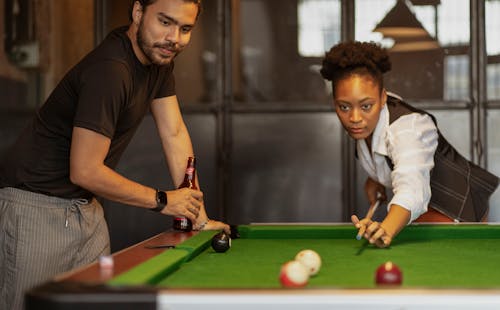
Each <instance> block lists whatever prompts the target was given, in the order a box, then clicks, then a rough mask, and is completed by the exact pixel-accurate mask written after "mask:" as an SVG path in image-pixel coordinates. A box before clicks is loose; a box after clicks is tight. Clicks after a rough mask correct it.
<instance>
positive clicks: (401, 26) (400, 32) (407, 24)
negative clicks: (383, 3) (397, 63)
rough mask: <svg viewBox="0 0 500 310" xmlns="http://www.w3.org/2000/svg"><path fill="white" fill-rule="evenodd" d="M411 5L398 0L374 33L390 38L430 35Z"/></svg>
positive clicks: (404, 0) (403, 0)
mask: <svg viewBox="0 0 500 310" xmlns="http://www.w3.org/2000/svg"><path fill="white" fill-rule="evenodd" d="M409 5H410V4H409V3H408V2H407V1H406V0H398V1H397V2H396V5H395V6H394V7H393V8H392V9H391V10H390V11H389V12H388V13H387V15H386V16H385V17H384V19H382V20H381V21H380V23H378V25H377V26H376V27H375V29H374V30H373V31H374V32H380V33H382V34H383V35H384V37H390V38H396V37H418V36H425V35H428V32H427V31H426V30H425V28H424V27H423V26H422V24H421V23H420V21H419V20H418V19H417V17H416V16H415V14H414V13H413V12H412V11H411V9H410V6H409Z"/></svg>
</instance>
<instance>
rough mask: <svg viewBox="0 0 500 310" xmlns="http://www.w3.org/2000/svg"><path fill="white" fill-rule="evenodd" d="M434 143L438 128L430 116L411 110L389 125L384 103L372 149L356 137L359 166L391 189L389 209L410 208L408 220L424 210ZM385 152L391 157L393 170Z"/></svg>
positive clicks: (373, 137) (374, 134) (429, 190)
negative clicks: (395, 206) (394, 207)
mask: <svg viewBox="0 0 500 310" xmlns="http://www.w3.org/2000/svg"><path fill="white" fill-rule="evenodd" d="M437 145H438V132H437V128H436V126H435V124H434V122H433V121H432V119H431V117H430V116H428V115H426V114H420V113H411V114H408V115H404V116H401V117H400V118H398V119H397V120H396V121H394V123H392V124H391V125H389V110H388V108H387V105H384V107H383V109H382V110H381V113H380V118H379V121H378V123H377V126H376V128H375V130H374V132H373V136H372V149H371V152H370V150H369V149H368V146H367V144H366V142H365V140H357V144H356V147H357V152H358V159H359V161H360V163H361V166H362V167H363V168H364V169H365V171H366V172H367V173H368V175H369V176H370V177H371V178H372V179H373V180H376V181H378V182H379V183H381V184H383V185H384V186H385V187H386V188H392V190H393V193H394V196H393V198H392V200H391V201H390V202H389V203H388V210H390V208H391V206H392V205H393V204H396V205H399V206H401V207H403V208H405V209H407V210H408V211H410V212H411V218H410V222H412V221H413V220H415V219H416V218H418V217H419V216H420V215H422V214H423V213H425V212H427V206H428V204H429V201H430V199H431V187H430V172H431V169H432V168H433V167H434V153H435V152H436V148H437ZM386 156H388V157H389V158H390V159H391V160H392V163H393V165H394V167H393V170H392V171H391V168H390V167H389V165H388V164H387V160H386Z"/></svg>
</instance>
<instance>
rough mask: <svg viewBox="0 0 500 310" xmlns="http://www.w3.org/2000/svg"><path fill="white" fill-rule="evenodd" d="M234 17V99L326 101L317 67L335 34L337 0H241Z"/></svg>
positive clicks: (286, 102)
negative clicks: (235, 31)
mask: <svg viewBox="0 0 500 310" xmlns="http://www.w3.org/2000/svg"><path fill="white" fill-rule="evenodd" d="M319 12H321V14H319ZM234 16H235V17H234V23H236V25H237V26H235V28H236V29H238V32H237V33H235V42H236V45H237V46H236V48H235V51H234V55H235V56H234V59H233V62H232V66H233V72H234V74H235V76H234V78H233V90H234V98H235V102H236V104H244V103H259V102H275V103H277V102H279V103H281V104H301V105H303V104H308V103H321V104H325V105H329V104H330V101H331V99H330V98H329V96H330V94H329V93H328V90H327V87H326V83H325V81H324V80H323V78H322V77H321V75H320V74H319V68H320V64H321V58H322V57H323V55H324V52H325V51H326V50H327V49H329V48H330V47H331V45H333V44H334V43H336V42H337V41H338V40H339V38H340V0H322V1H319V0H315V1H312V0H310V1H289V0H273V1H269V0H241V1H240V2H239V3H238V8H237V12H235V14H234ZM306 56H307V57H306ZM310 56H311V57H310Z"/></svg>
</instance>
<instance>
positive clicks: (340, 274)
mask: <svg viewBox="0 0 500 310" xmlns="http://www.w3.org/2000/svg"><path fill="white" fill-rule="evenodd" d="M237 229H238V234H239V238H233V239H232V246H231V248H230V249H229V250H228V251H227V252H225V253H217V252H215V251H214V250H213V249H212V248H211V246H210V243H211V238H212V236H213V235H214V234H215V233H216V232H214V231H202V232H188V233H183V232H174V231H167V232H164V233H161V234H159V235H157V236H154V237H152V238H150V239H148V240H145V241H143V242H141V243H138V244H136V245H134V246H132V247H130V248H127V249H125V250H122V251H120V252H117V253H115V254H113V258H114V267H113V268H112V269H109V268H105V269H103V268H100V266H99V264H98V263H94V264H91V265H89V266H85V267H83V268H81V269H78V270H75V271H72V272H69V273H66V274H62V275H59V276H57V277H55V278H54V279H53V280H52V281H50V282H48V283H45V284H43V285H41V286H39V287H37V288H35V289H33V290H31V291H29V292H28V294H27V295H26V308H27V309H72V310H76V309H113V308H119V309H200V308H203V309H217V310H221V309H255V308H257V307H260V308H263V309H265V308H273V309H304V307H306V306H314V309H315V310H316V309H331V308H332V307H340V308H349V309H361V308H363V309H364V308H367V307H370V306H371V307H376V308H384V309H423V308H425V309H426V310H428V309H433V308H435V309H443V308H453V309H469V308H474V309H476V308H481V309H487V308H491V309H500V225H494V224H412V225H409V226H407V227H406V228H405V229H404V230H403V231H402V232H401V233H400V234H399V235H398V236H397V237H396V238H395V239H394V240H393V243H392V245H391V246H390V247H389V248H386V249H379V248H376V247H374V246H373V245H370V244H369V243H367V242H366V241H365V240H359V241H358V240H356V238H355V236H356V232H357V231H356V230H355V228H354V227H353V226H352V225H348V224H253V225H240V226H238V227H237ZM302 249H313V250H315V251H316V252H318V253H319V254H320V255H321V258H322V267H321V269H320V271H319V273H318V274H317V275H316V276H313V277H311V278H310V280H309V283H308V284H307V286H306V287H304V288H300V289H290V288H283V287H281V284H280V282H279V278H278V275H279V272H280V267H281V265H282V264H283V263H285V262H286V261H289V260H292V259H293V258H294V256H295V254H296V253H297V252H299V251H300V250H302ZM386 261H392V262H393V263H395V264H397V265H398V266H399V267H400V268H401V270H402V272H403V284H402V285H401V286H397V287H381V286H377V285H376V284H375V282H374V276H375V270H376V269H377V267H378V266H379V265H380V264H382V263H384V262H386Z"/></svg>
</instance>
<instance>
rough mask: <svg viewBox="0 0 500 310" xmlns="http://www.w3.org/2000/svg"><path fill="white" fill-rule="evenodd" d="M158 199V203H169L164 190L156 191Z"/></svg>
mask: <svg viewBox="0 0 500 310" xmlns="http://www.w3.org/2000/svg"><path fill="white" fill-rule="evenodd" d="M156 201H157V202H158V204H161V205H166V204H167V194H166V193H165V192H164V191H158V192H157V193H156Z"/></svg>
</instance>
